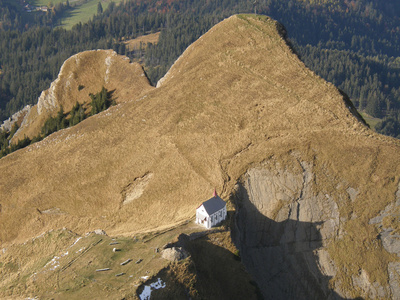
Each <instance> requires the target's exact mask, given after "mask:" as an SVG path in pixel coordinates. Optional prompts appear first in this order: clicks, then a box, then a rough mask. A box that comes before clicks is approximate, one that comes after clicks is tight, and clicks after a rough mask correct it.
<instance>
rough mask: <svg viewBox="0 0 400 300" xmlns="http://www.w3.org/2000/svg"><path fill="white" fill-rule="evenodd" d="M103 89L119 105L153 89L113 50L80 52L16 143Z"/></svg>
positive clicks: (44, 95) (46, 94) (136, 68)
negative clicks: (108, 92) (107, 91)
mask: <svg viewBox="0 0 400 300" xmlns="http://www.w3.org/2000/svg"><path fill="white" fill-rule="evenodd" d="M103 86H104V87H105V88H107V89H108V90H109V91H111V92H112V93H113V95H112V97H113V99H114V100H115V101H116V102H117V103H119V102H126V101H128V100H131V99H132V98H135V97H139V96H140V95H141V94H142V93H144V92H147V91H148V90H150V89H152V88H151V86H150V84H149V81H148V80H147V78H146V76H145V74H144V72H143V69H142V67H141V66H140V65H139V64H135V63H133V64H131V63H129V59H127V58H126V57H124V56H121V55H117V54H116V53H115V52H114V51H112V50H97V51H86V52H81V53H78V54H76V55H74V56H72V57H70V58H69V59H68V60H66V61H65V63H64V64H63V66H62V67H61V70H60V73H59V76H58V78H57V79H56V80H55V81H54V82H53V83H52V84H51V86H50V88H49V89H47V90H46V91H43V92H42V94H41V95H40V97H39V100H38V104H36V105H35V106H33V107H32V108H31V110H30V112H29V114H28V115H27V116H26V117H25V119H24V121H23V124H22V125H21V128H20V129H19V130H18V131H17V132H16V134H15V135H14V137H13V141H14V142H15V141H16V140H18V139H22V138H24V137H25V136H27V137H29V138H31V139H32V138H33V137H35V136H37V135H38V134H40V131H41V128H42V126H43V125H44V123H45V121H46V120H47V119H48V118H49V117H54V116H55V115H56V114H57V112H58V111H59V110H60V108H61V107H62V108H63V110H64V112H69V111H70V110H71V109H72V107H73V106H74V105H75V103H76V102H79V103H80V104H83V103H90V102H91V98H90V97H89V94H96V93H98V92H99V91H100V90H101V88H102V87H103Z"/></svg>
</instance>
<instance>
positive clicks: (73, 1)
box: [30, 0, 123, 29]
mask: <svg viewBox="0 0 400 300" xmlns="http://www.w3.org/2000/svg"><path fill="white" fill-rule="evenodd" d="M122 1H123V0H101V1H99V0H70V1H69V4H70V5H71V7H72V8H71V9H70V10H68V11H66V12H65V13H64V16H63V17H62V19H61V26H62V27H63V28H65V29H71V28H72V26H74V25H75V24H78V23H79V22H82V23H85V22H87V21H89V20H90V19H91V18H92V17H93V16H94V15H95V14H96V13H97V5H98V3H99V2H100V3H101V5H102V7H103V10H105V9H106V8H107V7H108V5H109V4H110V3H111V2H115V3H116V4H118V3H120V2H122ZM30 3H31V4H32V5H35V6H44V5H46V6H52V5H56V4H59V3H66V1H65V0H51V1H49V0H34V1H30Z"/></svg>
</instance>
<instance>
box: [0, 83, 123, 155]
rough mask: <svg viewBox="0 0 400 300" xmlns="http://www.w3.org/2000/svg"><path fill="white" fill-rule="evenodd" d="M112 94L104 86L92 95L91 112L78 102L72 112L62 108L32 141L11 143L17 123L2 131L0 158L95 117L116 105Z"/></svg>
mask: <svg viewBox="0 0 400 300" xmlns="http://www.w3.org/2000/svg"><path fill="white" fill-rule="evenodd" d="M112 94H113V91H110V92H109V91H107V89H106V88H105V87H104V86H103V87H102V89H101V91H100V92H98V93H96V94H95V95H93V94H90V98H91V99H92V100H91V102H89V104H88V105H89V106H91V110H90V112H87V108H86V107H87V106H88V105H87V104H80V103H79V102H76V104H75V105H74V106H73V108H72V109H71V111H70V112H68V113H64V109H63V107H62V106H61V107H60V110H59V111H58V113H57V115H56V116H55V117H50V118H48V119H47V120H46V121H45V123H44V125H43V127H42V129H41V134H39V135H37V136H35V137H34V138H32V139H30V138H28V137H24V138H23V139H21V140H19V141H18V142H17V143H16V144H14V143H10V140H11V138H12V137H13V136H14V134H15V132H16V131H17V130H18V125H17V124H16V123H15V124H14V126H13V129H12V130H11V131H10V132H7V131H5V130H2V131H0V158H2V157H3V156H6V155H7V154H10V153H12V152H14V151H16V150H18V149H21V148H25V147H26V146H28V145H31V144H33V143H36V142H38V141H41V140H42V139H44V138H45V137H46V136H49V135H50V134H52V133H53V132H56V131H58V130H61V129H64V128H68V127H71V126H74V125H76V124H78V123H80V122H81V121H83V120H84V119H86V118H87V117H88V116H89V115H91V116H93V115H95V114H98V113H100V112H102V111H103V110H106V109H107V108H109V107H110V106H111V105H115V101H114V100H113V99H112Z"/></svg>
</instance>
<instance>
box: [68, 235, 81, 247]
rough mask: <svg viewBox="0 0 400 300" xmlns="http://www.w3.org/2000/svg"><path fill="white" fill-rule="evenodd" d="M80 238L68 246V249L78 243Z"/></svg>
mask: <svg viewBox="0 0 400 300" xmlns="http://www.w3.org/2000/svg"><path fill="white" fill-rule="evenodd" d="M81 238H82V237H81V236H80V237H78V238H77V239H76V241H75V242H74V243H73V244H72V245H71V246H69V248H71V247H72V246H74V245H75V244H76V243H77V242H79V240H80V239H81Z"/></svg>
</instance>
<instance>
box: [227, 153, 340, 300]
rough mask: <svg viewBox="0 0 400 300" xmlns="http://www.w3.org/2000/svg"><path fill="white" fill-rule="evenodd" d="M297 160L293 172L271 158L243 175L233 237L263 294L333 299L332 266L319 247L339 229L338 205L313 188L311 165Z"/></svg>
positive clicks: (238, 188)
mask: <svg viewBox="0 0 400 300" xmlns="http://www.w3.org/2000/svg"><path fill="white" fill-rule="evenodd" d="M295 164H297V165H298V166H297V170H296V172H295V170H289V169H287V168H284V167H282V166H280V165H279V163H276V162H272V163H269V164H268V165H265V166H260V167H259V168H253V169H250V170H248V172H247V173H246V174H245V175H244V176H243V178H242V182H241V184H238V185H237V186H236V205H237V215H236V226H237V227H236V229H235V232H234V238H235V240H236V244H237V245H238V247H239V249H240V253H241V257H242V260H243V263H244V265H245V266H246V268H247V269H248V270H249V272H250V273H251V274H252V275H253V277H254V279H255V280H256V281H257V283H258V285H259V287H260V289H261V291H262V293H263V295H264V297H265V298H266V299H337V298H340V296H339V295H337V294H336V293H335V292H334V291H332V290H331V289H330V288H329V279H330V278H331V277H332V276H334V275H335V274H336V269H335V265H334V263H333V262H332V260H331V259H330V257H329V254H328V252H327V251H325V250H324V247H323V246H324V242H325V240H327V239H329V238H330V237H332V236H333V235H335V234H337V233H338V231H339V212H338V207H337V205H336V203H335V202H334V201H333V199H331V198H330V196H329V195H323V194H315V193H314V192H313V190H312V179H313V176H314V174H313V171H312V166H311V165H310V164H308V163H307V162H301V161H297V162H296V163H295Z"/></svg>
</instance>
